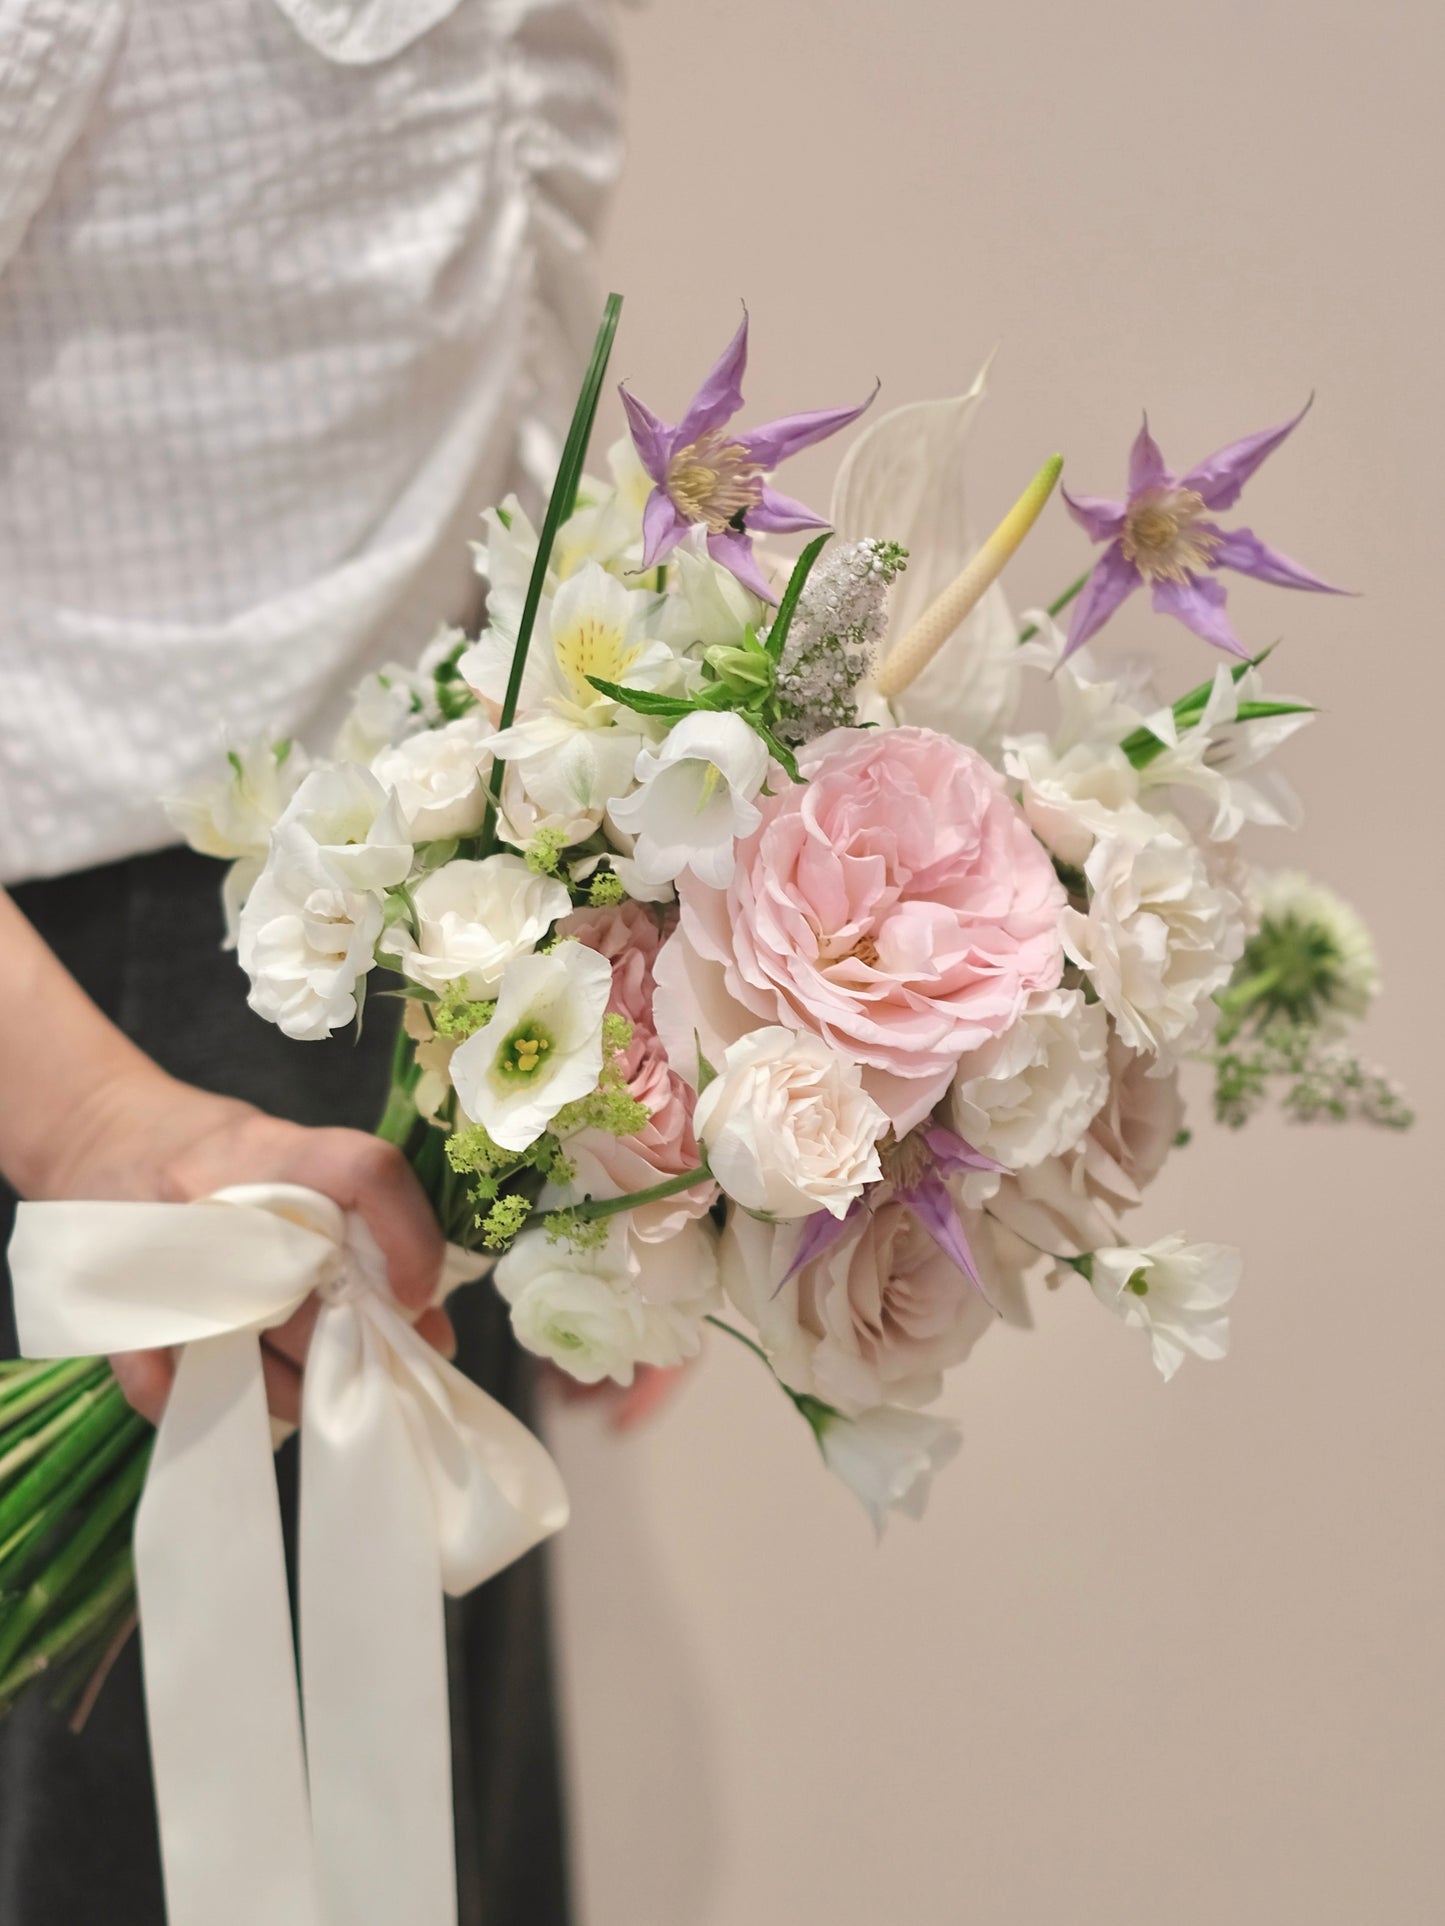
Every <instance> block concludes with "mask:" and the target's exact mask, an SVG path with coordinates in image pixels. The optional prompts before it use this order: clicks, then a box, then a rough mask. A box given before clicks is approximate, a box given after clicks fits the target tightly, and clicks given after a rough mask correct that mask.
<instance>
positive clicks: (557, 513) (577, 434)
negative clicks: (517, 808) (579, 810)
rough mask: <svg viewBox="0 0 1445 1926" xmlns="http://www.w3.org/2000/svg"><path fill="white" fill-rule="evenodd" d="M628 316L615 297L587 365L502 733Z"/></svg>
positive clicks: (490, 835) (546, 522)
mask: <svg viewBox="0 0 1445 1926" xmlns="http://www.w3.org/2000/svg"><path fill="white" fill-rule="evenodd" d="M621 314H622V296H621V295H620V294H609V295H608V297H607V305H606V307H605V308H604V309H603V313H602V325H601V326H600V327H599V328H598V330H597V339H596V340H595V341H594V343H593V344H592V359H591V360H590V361H589V362H588V364H587V372H586V374H585V375H584V376H583V379H582V389H581V392H580V393H579V394H578V396H577V406H576V408H575V409H574V410H573V412H572V425H571V427H570V428H569V429H568V430H567V440H566V442H565V444H564V446H563V449H562V459H561V461H560V462H559V463H558V466H557V479H556V481H555V482H554V483H553V484H552V494H551V497H550V499H549V501H548V503H547V512H546V514H545V515H544V516H543V517H542V532H541V536H540V537H539V539H538V542H537V559H536V560H535V561H534V562H533V564H532V574H531V579H530V580H529V581H528V583H527V595H526V600H525V601H524V602H523V604H522V619H521V621H520V623H519V624H518V626H517V640H516V644H515V646H514V647H513V649H512V672H511V674H510V676H509V677H508V678H507V692H506V695H505V696H504V697H503V698H502V713H501V716H500V718H499V720H498V724H497V727H498V729H510V728H511V726H512V724H513V722H514V721H515V720H516V717H517V699H518V697H519V696H520V695H521V692H522V672H523V670H524V669H525V668H526V666H527V651H528V649H529V648H530V647H531V643H532V631H533V629H534V628H535V627H536V624H537V611H538V609H539V608H540V607H541V605H542V590H543V588H544V587H545V585H546V581H547V570H548V568H549V566H550V565H551V561H552V547H553V544H554V543H555V542H556V540H557V530H558V529H559V528H560V527H561V526H562V523H563V522H564V521H565V520H566V519H567V517H568V515H570V514H571V512H572V506H573V503H574V502H575V501H576V499H577V484H578V482H579V481H580V480H581V478H582V464H583V463H584V462H585V461H586V459H587V444H588V442H589V441H590V440H591V437H592V423H593V420H594V419H595V417H596V414H597V399H598V396H599V395H600V394H601V392H602V383H603V381H604V379H605V378H606V375H607V363H608V361H609V359H610V358H611V354H612V341H613V337H614V335H615V334H616V333H617V323H618V320H619V318H620V316H621ZM495 840H496V811H495V809H493V808H491V807H489V808H488V810H487V814H486V819H485V821H484V822H483V824H482V842H483V845H484V846H485V847H486V848H487V849H491V848H492V847H493V846H494V844H495Z"/></svg>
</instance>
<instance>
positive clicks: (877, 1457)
mask: <svg viewBox="0 0 1445 1926" xmlns="http://www.w3.org/2000/svg"><path fill="white" fill-rule="evenodd" d="M813 1424H814V1428H815V1430H816V1431H817V1433H818V1443H819V1444H820V1445H821V1447H822V1450H823V1458H824V1462H825V1463H826V1464H827V1466H828V1469H829V1470H830V1471H831V1472H833V1473H835V1474H836V1476H838V1477H839V1478H841V1479H842V1480H843V1483H844V1484H845V1485H846V1486H847V1487H848V1489H849V1490H850V1491H851V1492H852V1493H853V1495H854V1496H855V1497H856V1498H857V1499H858V1500H859V1502H860V1503H861V1504H862V1506H863V1508H864V1510H865V1511H866V1512H867V1513H868V1516H869V1517H870V1518H871V1519H872V1520H873V1529H874V1531H875V1532H876V1533H877V1534H878V1536H879V1537H880V1538H881V1537H882V1536H883V1528H884V1526H885V1525H886V1524H887V1522H888V1514H889V1512H890V1511H899V1512H902V1513H903V1514H904V1515H905V1517H908V1518H921V1517H922V1516H923V1513H924V1510H925V1508H926V1506H927V1504H928V1494H929V1490H930V1487H931V1486H932V1483H933V1474H934V1472H935V1471H938V1470H940V1469H941V1468H942V1467H943V1466H944V1465H946V1464H947V1463H948V1461H949V1459H950V1458H952V1457H954V1456H955V1455H956V1454H957V1452H958V1448H959V1446H960V1445H961V1444H962V1442H963V1437H962V1434H961V1432H960V1431H959V1429H958V1426H957V1425H955V1424H950V1423H949V1422H948V1421H947V1419H945V1418H930V1417H927V1416H925V1415H924V1413H922V1412H920V1411H900V1410H899V1409H898V1407H897V1406H896V1405H891V1404H881V1405H878V1406H876V1407H875V1408H874V1409H873V1410H872V1411H865V1412H863V1413H862V1414H861V1416H859V1417H856V1418H845V1417H842V1416H841V1415H840V1414H839V1413H837V1412H833V1413H831V1414H828V1415H820V1416H819V1417H817V1418H815V1419H814V1420H813Z"/></svg>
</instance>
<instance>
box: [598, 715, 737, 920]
mask: <svg viewBox="0 0 1445 1926" xmlns="http://www.w3.org/2000/svg"><path fill="white" fill-rule="evenodd" d="M770 761H771V758H770V757H769V754H768V747H767V744H766V743H765V742H764V741H763V739H762V737H761V736H760V735H758V733H757V732H756V730H753V729H750V728H749V727H748V725H747V723H745V722H744V721H743V719H742V717H741V716H739V715H734V714H732V713H731V711H728V710H721V711H718V712H716V713H714V712H711V711H701V712H698V713H696V714H694V715H690V716H684V717H683V718H682V720H681V721H680V722H679V723H678V724H677V725H676V726H675V727H674V728H673V729H672V730H670V731H669V733H668V736H667V738H666V740H665V741H664V742H663V743H661V744H660V745H659V746H658V747H657V748H656V749H653V748H651V747H647V748H644V749H643V750H642V751H641V753H640V754H639V755H638V758H637V767H636V776H637V780H638V783H639V785H640V787H639V788H638V789H637V791H636V792H635V793H634V794H633V795H631V796H628V797H627V798H626V799H625V800H624V801H622V802H617V803H614V804H613V805H612V809H611V816H612V819H613V821H615V822H616V824H617V826H618V828H619V829H622V830H624V831H625V832H626V833H627V834H628V835H629V836H632V837H635V839H636V840H635V842H634V845H633V850H632V862H633V867H634V868H635V869H636V870H637V872H638V873H639V875H641V876H643V877H644V878H645V879H646V880H647V881H649V882H653V883H667V882H672V881H673V880H674V879H675V878H676V877H678V876H680V875H681V874H682V872H683V871H684V870H685V869H690V870H691V871H692V873H693V875H694V876H696V877H697V878H698V879H699V881H700V882H704V883H708V884H710V885H711V886H712V887H713V888H714V889H725V888H726V887H727V885H728V884H729V882H731V880H732V873H733V844H734V842H735V841H736V840H737V839H738V838H739V837H744V836H750V835H751V834H752V833H753V831H754V830H755V829H756V828H757V826H758V824H759V823H760V822H761V821H762V811H761V810H760V809H759V808H758V806H757V803H756V801H755V798H756V797H757V795H758V793H759V791H760V790H761V789H762V787H763V784H764V783H765V782H766V781H767V779H768V769H769V765H770Z"/></svg>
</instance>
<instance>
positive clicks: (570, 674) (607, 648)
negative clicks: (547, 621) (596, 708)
mask: <svg viewBox="0 0 1445 1926" xmlns="http://www.w3.org/2000/svg"><path fill="white" fill-rule="evenodd" d="M552 649H553V652H554V654H555V655H556V657H557V666H558V668H559V669H560V670H561V671H562V674H563V676H564V677H565V678H566V681H567V687H568V689H569V690H570V691H571V694H572V699H573V701H574V702H576V703H577V704H578V705H579V707H581V708H584V709H589V708H591V706H592V704H593V703H594V702H603V701H605V700H606V698H605V697H604V696H603V694H602V692H601V690H600V689H594V688H593V686H592V684H591V683H590V682H589V681H588V680H587V678H588V676H589V675H595V676H600V677H601V678H602V680H603V681H604V682H620V681H621V680H622V678H623V676H624V675H626V673H627V671H628V670H629V669H630V668H631V667H632V664H633V663H634V662H635V661H636V660H637V658H638V656H639V655H640V654H641V649H640V647H639V645H638V644H637V643H635V642H634V643H629V642H628V640H627V638H626V636H625V635H624V634H623V632H622V630H621V629H619V628H617V627H616V626H615V625H614V624H612V623H610V622H605V621H604V620H603V619H602V618H601V617H600V616H596V615H584V616H581V617H579V618H578V620H577V621H575V622H573V623H572V624H571V626H570V627H568V628H565V629H563V630H561V631H560V632H557V631H554V632H553V636H552Z"/></svg>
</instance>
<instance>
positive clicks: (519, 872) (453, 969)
mask: <svg viewBox="0 0 1445 1926" xmlns="http://www.w3.org/2000/svg"><path fill="white" fill-rule="evenodd" d="M412 902H413V903H414V904H415V906H416V918H417V928H416V934H415V935H414V936H413V934H412V932H411V931H410V930H408V929H406V928H405V927H403V926H401V925H398V926H397V927H396V928H395V929H393V930H391V931H390V932H389V933H388V935H387V938H386V948H387V951H388V953H389V954H390V955H392V956H394V957H395V958H396V960H397V963H398V965H399V967H400V968H401V969H402V970H403V971H404V972H405V973H406V975H407V976H409V977H411V978H412V979H413V980H414V981H415V982H417V983H424V984H425V985H426V986H427V988H428V989H429V990H438V991H440V990H445V989H446V987H447V985H448V984H451V983H459V984H461V985H462V986H463V988H464V989H465V991H466V994H467V995H468V996H473V997H487V996H493V995H495V993H496V990H497V986H498V984H499V983H500V982H501V980H502V972H503V971H504V970H505V969H506V967H507V965H508V963H510V962H511V960H512V958H513V957H514V956H522V955H525V954H526V953H527V952H528V951H530V950H532V949H534V948H535V947H536V945H537V944H538V943H539V942H540V941H541V939H542V938H543V937H544V936H545V935H546V933H547V931H548V929H549V928H550V927H551V925H552V924H553V923H555V922H556V921H557V920H558V918H559V917H563V916H566V915H567V913H568V911H569V910H570V909H571V907H572V898H571V897H570V896H569V895H568V893H567V889H566V886H565V884H562V883H559V882H558V881H557V880H556V878H555V877H550V876H538V875H537V874H536V873H535V872H534V871H533V870H530V869H528V867H527V865H526V864H525V863H524V862H523V861H522V859H521V857H520V856H506V855H502V856H486V857H484V858H483V859H482V860H481V862H452V863H444V864H443V865H442V867H441V868H440V869H435V870H433V871H432V873H431V874H430V876H426V877H423V879H422V881H421V882H419V883H418V884H417V886H416V888H415V889H414V890H413V891H412Z"/></svg>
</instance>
